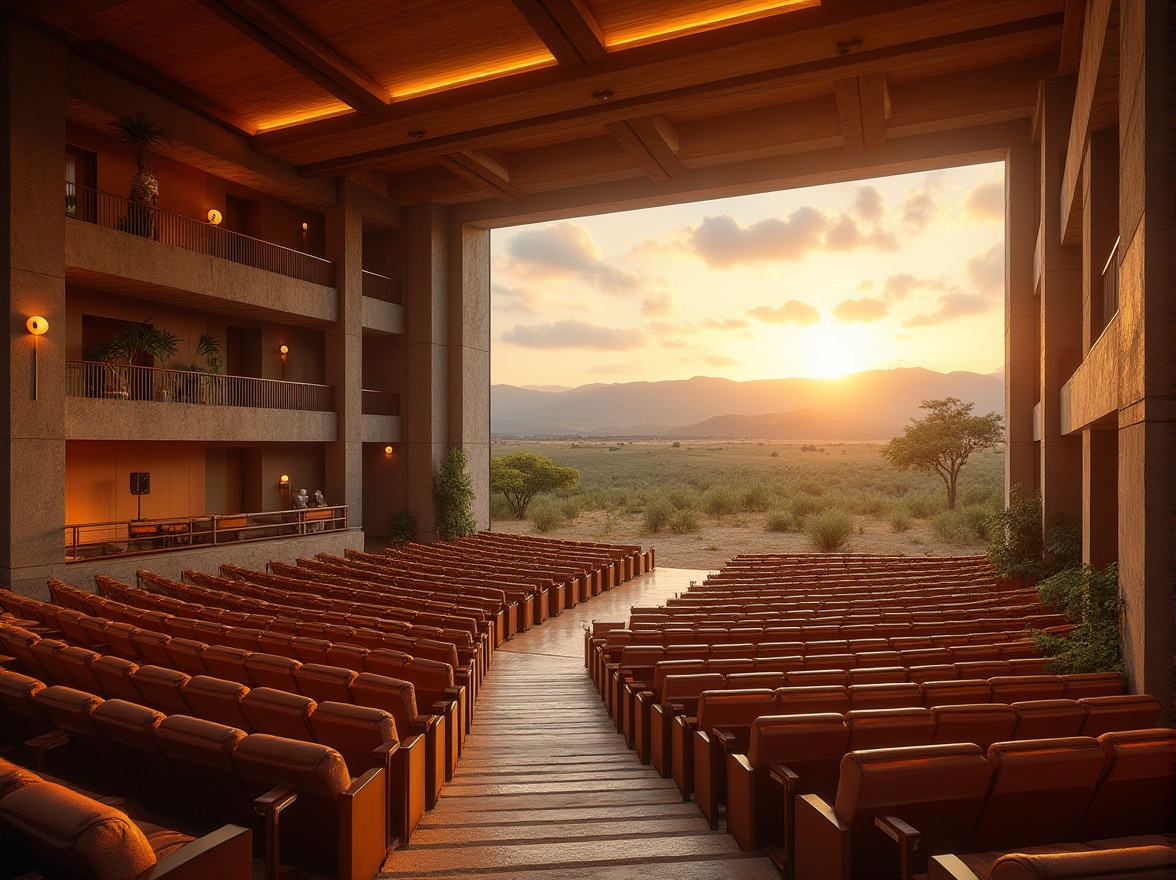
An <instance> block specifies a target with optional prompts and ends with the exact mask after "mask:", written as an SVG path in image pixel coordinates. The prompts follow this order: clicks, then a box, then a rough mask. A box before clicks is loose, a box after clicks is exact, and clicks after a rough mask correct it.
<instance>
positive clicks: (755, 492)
mask: <svg viewBox="0 0 1176 880" xmlns="http://www.w3.org/2000/svg"><path fill="white" fill-rule="evenodd" d="M768 503H769V498H768V490H767V487H766V486H764V484H763V483H753V484H752V485H750V486H747V487H746V488H744V490H743V509H744V510H753V511H761V510H767V509H768Z"/></svg>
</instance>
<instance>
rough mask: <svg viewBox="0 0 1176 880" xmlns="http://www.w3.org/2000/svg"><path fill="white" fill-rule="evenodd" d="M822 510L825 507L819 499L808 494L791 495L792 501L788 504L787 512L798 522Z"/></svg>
mask: <svg viewBox="0 0 1176 880" xmlns="http://www.w3.org/2000/svg"><path fill="white" fill-rule="evenodd" d="M824 509H825V505H824V504H823V503H822V502H821V501H820V499H818V498H817V497H816V496H814V495H810V494H809V493H808V492H802V493H801V494H799V495H793V496H792V500H791V501H790V502H788V510H789V512H791V514H792V516H793V517H795V518H796V519H798V520H803V519H804V518H805V517H806V516H811V515H812V514H814V513H820V512H821V511H822V510H824Z"/></svg>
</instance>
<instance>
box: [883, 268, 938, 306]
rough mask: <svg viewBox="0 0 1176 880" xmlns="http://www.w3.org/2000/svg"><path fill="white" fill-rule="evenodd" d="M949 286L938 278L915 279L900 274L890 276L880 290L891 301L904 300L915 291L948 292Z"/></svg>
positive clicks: (904, 273) (905, 274)
mask: <svg viewBox="0 0 1176 880" xmlns="http://www.w3.org/2000/svg"><path fill="white" fill-rule="evenodd" d="M951 289H952V288H951V286H950V285H948V284H947V282H945V281H943V280H942V279H939V278H916V277H915V276H914V275H908V274H907V273H906V272H902V273H900V274H898V275H890V276H888V277H887V279H886V283H885V285H884V286H883V288H882V295H883V296H884V297H886V299H888V300H891V301H898V300H904V299H906V298H907V297H908V296H910V295H911V294H912V293H914V292H915V291H916V290H937V291H945V292H946V291H949V290H951Z"/></svg>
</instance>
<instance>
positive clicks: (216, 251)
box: [65, 180, 335, 287]
mask: <svg viewBox="0 0 1176 880" xmlns="http://www.w3.org/2000/svg"><path fill="white" fill-rule="evenodd" d="M65 213H66V216H67V217H72V218H74V219H75V220H83V221H85V222H88V223H96V224H97V225H99V226H104V227H106V228H107V229H117V230H119V231H120V232H126V233H128V234H130V235H137V236H139V237H140V238H149V239H152V240H153V241H158V242H162V243H163V244H170V245H174V246H175V247H178V248H183V249H184V250H187V251H194V252H195V253H198V254H208V255H209V256H213V257H219V258H220V259H222V260H229V261H231V262H233V263H240V264H241V265H243V266H252V267H253V268H254V269H264V270H265V271H267V272H274V273H276V274H278V275H285V276H286V277H287V278H300V279H302V280H303V281H309V282H311V283H312V284H321V285H323V286H324V287H333V286H334V284H335V279H334V276H335V267H334V264H333V263H331V261H330V260H324V259H323V258H322V257H316V256H314V255H313V254H307V253H303V252H302V251H296V250H294V249H293V248H288V247H283V246H282V245H280V244H274V243H273V242H269V241H262V240H261V239H258V238H253V237H251V236H248V235H244V234H242V233H240V232H233V231H232V230H230V229H223V228H221V227H220V226H213V225H212V224H210V223H206V222H204V221H202V220H194V219H192V218H191V217H185V216H183V215H182V214H173V213H171V212H170V211H163V210H160V209H159V208H153V207H151V206H150V205H144V204H141V203H139V202H132V201H131V200H130V199H124V198H122V197H121V196H116V195H113V194H111V193H106V192H102V191H101V190H96V189H93V188H91V187H88V186H80V185H78V184H76V183H73V182H71V181H68V180H67V181H66V182H65Z"/></svg>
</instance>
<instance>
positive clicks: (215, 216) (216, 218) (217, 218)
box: [208, 208, 224, 226]
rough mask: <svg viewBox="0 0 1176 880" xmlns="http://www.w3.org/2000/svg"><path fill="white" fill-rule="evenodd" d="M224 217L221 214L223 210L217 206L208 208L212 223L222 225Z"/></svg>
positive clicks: (209, 220) (209, 218) (209, 219)
mask: <svg viewBox="0 0 1176 880" xmlns="http://www.w3.org/2000/svg"><path fill="white" fill-rule="evenodd" d="M223 219H224V218H223V217H222V216H221V212H220V211H218V210H217V209H216V208H209V209H208V222H209V223H211V224H212V225H213V226H220V222H221V220H223Z"/></svg>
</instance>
